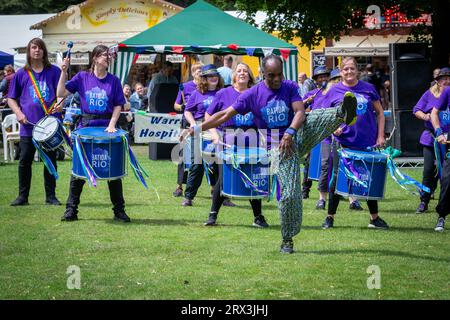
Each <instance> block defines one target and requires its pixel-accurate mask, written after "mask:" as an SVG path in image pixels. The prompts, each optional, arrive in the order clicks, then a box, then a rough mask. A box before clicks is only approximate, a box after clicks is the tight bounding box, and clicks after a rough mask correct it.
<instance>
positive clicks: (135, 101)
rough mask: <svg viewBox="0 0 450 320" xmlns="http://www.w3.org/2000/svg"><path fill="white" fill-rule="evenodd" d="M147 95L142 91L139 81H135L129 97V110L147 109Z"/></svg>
mask: <svg viewBox="0 0 450 320" xmlns="http://www.w3.org/2000/svg"><path fill="white" fill-rule="evenodd" d="M147 106H148V97H147V96H146V95H145V93H144V86H143V85H142V83H140V82H136V84H135V85H134V92H133V94H132V95H131V97H130V108H131V112H136V111H139V110H144V111H145V110H147Z"/></svg>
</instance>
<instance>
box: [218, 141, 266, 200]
mask: <svg viewBox="0 0 450 320" xmlns="http://www.w3.org/2000/svg"><path fill="white" fill-rule="evenodd" d="M246 150H249V153H250V154H255V153H259V154H261V155H262V156H261V157H258V159H256V158H253V159H252V158H251V156H250V157H248V156H247V155H245V158H244V157H242V158H240V159H238V163H239V167H240V170H241V171H242V172H244V173H245V174H246V175H247V176H248V177H249V178H250V179H251V180H252V181H253V182H255V184H256V185H257V188H258V189H259V190H261V191H264V192H266V193H267V194H262V193H260V192H257V191H256V190H254V189H251V188H247V187H246V186H245V183H244V182H243V181H242V178H241V177H240V176H239V174H238V171H237V170H236V169H235V168H234V167H233V162H232V159H231V156H230V154H231V153H233V151H232V150H231V149H230V150H227V151H225V152H223V153H221V157H222V158H223V167H222V168H223V169H222V170H223V171H222V181H221V183H222V194H223V195H225V196H227V197H230V198H241V199H263V198H267V196H268V193H269V190H270V185H271V179H270V174H269V173H270V164H269V161H268V157H267V152H266V151H265V150H264V149H256V148H250V149H246ZM235 152H236V153H237V154H239V155H240V156H241V155H243V154H244V153H243V151H242V149H237V151H235Z"/></svg>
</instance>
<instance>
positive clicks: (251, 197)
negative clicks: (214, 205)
mask: <svg viewBox="0 0 450 320" xmlns="http://www.w3.org/2000/svg"><path fill="white" fill-rule="evenodd" d="M255 192H256V191H255ZM220 194H221V195H223V196H227V197H229V198H239V199H243V200H247V199H267V198H268V197H269V196H268V195H267V196H264V195H260V196H235V195H231V194H228V193H226V192H223V190H220Z"/></svg>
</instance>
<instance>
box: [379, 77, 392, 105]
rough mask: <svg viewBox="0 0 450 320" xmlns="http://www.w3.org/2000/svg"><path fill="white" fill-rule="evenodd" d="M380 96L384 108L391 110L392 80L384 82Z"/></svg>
mask: <svg viewBox="0 0 450 320" xmlns="http://www.w3.org/2000/svg"><path fill="white" fill-rule="evenodd" d="M380 97H381V105H382V106H383V110H389V109H390V108H391V81H389V80H386V81H384V82H383V86H382V87H381V91H380Z"/></svg>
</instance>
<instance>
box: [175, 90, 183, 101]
mask: <svg viewBox="0 0 450 320" xmlns="http://www.w3.org/2000/svg"><path fill="white" fill-rule="evenodd" d="M175 103H176V104H183V100H182V99H181V90H178V95H177V99H176V100H175Z"/></svg>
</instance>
